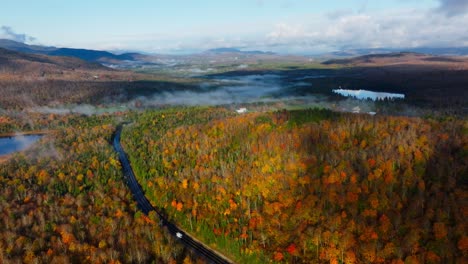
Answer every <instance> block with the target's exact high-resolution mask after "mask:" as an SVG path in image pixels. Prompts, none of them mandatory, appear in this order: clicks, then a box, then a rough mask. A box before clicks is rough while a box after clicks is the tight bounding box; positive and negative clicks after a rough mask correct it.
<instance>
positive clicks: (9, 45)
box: [0, 39, 141, 63]
mask: <svg viewBox="0 0 468 264" xmlns="http://www.w3.org/2000/svg"><path fill="white" fill-rule="evenodd" d="M0 48H4V49H8V50H13V51H18V52H23V53H28V54H40V55H50V56H67V57H76V58H79V59H82V60H85V61H88V62H99V63H112V62H118V61H126V60H127V61H133V60H137V59H136V58H137V57H138V56H141V54H139V53H124V54H120V55H117V54H114V53H111V52H108V51H101V50H89V49H73V48H56V47H51V46H39V45H28V44H24V43H21V42H17V41H13V40H9V39H0Z"/></svg>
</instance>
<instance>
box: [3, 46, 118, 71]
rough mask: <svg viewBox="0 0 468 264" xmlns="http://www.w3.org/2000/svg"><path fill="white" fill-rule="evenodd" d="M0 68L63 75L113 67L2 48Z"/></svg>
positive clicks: (76, 59) (107, 69)
mask: <svg viewBox="0 0 468 264" xmlns="http://www.w3.org/2000/svg"><path fill="white" fill-rule="evenodd" d="M0 70H1V72H2V73H9V74H19V75H26V74H28V76H44V75H46V74H47V75H51V74H53V75H63V74H64V72H72V71H76V70H86V71H96V70H105V71H110V70H111V69H109V68H106V67H104V66H102V65H101V64H98V63H94V62H87V61H84V60H81V59H78V58H70V57H59V56H47V55H41V54H28V53H22V52H17V51H12V50H8V49H4V48H0Z"/></svg>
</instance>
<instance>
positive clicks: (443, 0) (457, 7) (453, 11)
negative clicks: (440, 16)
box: [438, 0, 468, 16]
mask: <svg viewBox="0 0 468 264" xmlns="http://www.w3.org/2000/svg"><path fill="white" fill-rule="evenodd" d="M439 2H440V6H439V8H438V11H440V12H442V13H444V14H445V15H447V16H456V15H462V14H467V13H468V1H467V0H439Z"/></svg>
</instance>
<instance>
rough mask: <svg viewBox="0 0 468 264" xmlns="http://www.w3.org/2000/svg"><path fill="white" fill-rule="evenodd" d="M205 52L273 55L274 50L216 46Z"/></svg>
mask: <svg viewBox="0 0 468 264" xmlns="http://www.w3.org/2000/svg"><path fill="white" fill-rule="evenodd" d="M206 52H207V53H241V54H251V55H275V53H274V52H270V51H260V50H246V51H243V50H240V49H237V48H216V49H209V50H207V51H206Z"/></svg>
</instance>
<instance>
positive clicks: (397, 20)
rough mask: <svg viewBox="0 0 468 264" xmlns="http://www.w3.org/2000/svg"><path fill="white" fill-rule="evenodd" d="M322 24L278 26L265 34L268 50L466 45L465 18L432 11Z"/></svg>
mask: <svg viewBox="0 0 468 264" xmlns="http://www.w3.org/2000/svg"><path fill="white" fill-rule="evenodd" d="M322 21H323V22H322V23H321V24H315V25H314V24H311V25H307V24H304V23H303V24H295V23H285V22H283V23H279V24H277V25H275V26H274V28H273V29H272V30H271V32H269V33H268V34H266V39H267V42H268V43H269V45H271V46H276V47H278V46H283V47H285V48H287V46H288V45H304V46H305V47H304V49H308V50H313V49H314V48H315V47H323V46H324V45H325V46H328V47H329V48H335V49H342V48H369V47H371V48H372V47H373V48H378V47H393V48H404V47H417V46H463V45H466V44H467V43H468V28H467V27H466V26H464V25H468V14H465V15H458V16H445V15H443V14H440V13H437V12H432V11H417V10H393V11H387V12H385V13H372V14H369V13H368V14H359V13H357V14H356V13H352V14H347V13H340V16H338V17H336V18H335V19H334V18H333V17H331V16H330V15H328V16H326V17H323V18H322Z"/></svg>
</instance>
